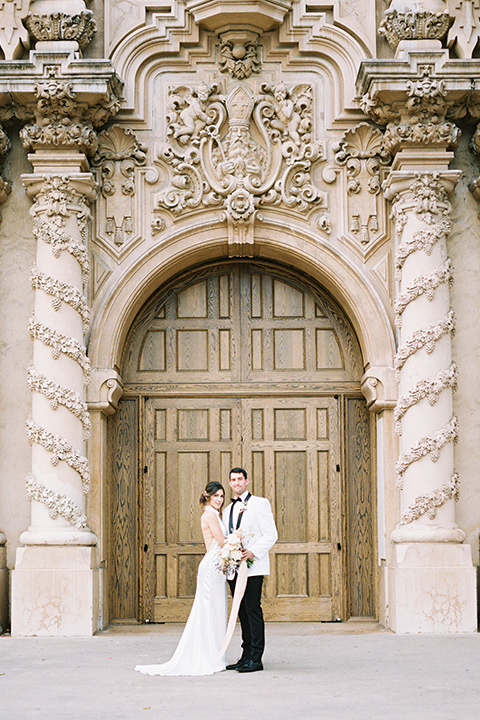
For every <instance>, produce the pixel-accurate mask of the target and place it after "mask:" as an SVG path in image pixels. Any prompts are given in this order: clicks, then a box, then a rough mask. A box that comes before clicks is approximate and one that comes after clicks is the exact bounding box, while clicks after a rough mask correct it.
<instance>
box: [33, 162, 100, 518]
mask: <svg viewBox="0 0 480 720" xmlns="http://www.w3.org/2000/svg"><path fill="white" fill-rule="evenodd" d="M24 183H25V186H26V188H27V192H28V194H29V195H30V196H31V197H32V199H34V205H33V207H32V209H31V214H32V216H33V233H34V237H35V239H36V241H37V259H36V265H35V267H33V268H32V271H31V284H32V288H33V289H34V291H35V306H34V307H35V309H34V315H33V317H32V319H31V321H30V324H29V333H30V336H31V338H32V340H33V342H34V353H33V366H32V367H30V368H29V370H28V384H29V387H30V390H31V391H32V417H31V418H30V419H29V420H28V422H27V436H28V439H29V441H30V443H31V444H32V446H33V447H32V473H31V474H30V475H29V477H28V478H27V482H26V488H27V494H28V496H29V498H30V499H31V500H33V501H35V502H36V503H38V504H39V505H40V506H42V507H44V508H46V510H47V511H48V515H49V517H50V518H51V519H52V521H55V522H57V523H58V522H59V521H60V525H59V526H58V525H57V526H56V527H57V529H58V528H60V529H65V527H67V528H68V526H69V525H73V526H75V527H76V528H79V529H85V528H86V522H87V521H86V517H85V513H84V510H83V506H84V502H83V500H82V495H84V494H86V493H88V490H89V484H90V474H89V469H88V460H87V458H86V456H85V455H84V441H85V439H86V438H88V436H89V433H90V416H89V414H88V411H87V406H86V404H85V402H84V385H85V384H86V383H87V382H88V381H89V378H90V361H89V359H88V357H87V355H86V351H85V344H84V339H83V336H84V333H85V332H86V331H87V330H88V324H89V310H88V305H87V300H86V297H85V295H84V292H83V287H84V284H85V283H86V282H87V280H88V273H89V261H88V252H87V248H86V239H87V223H88V221H89V219H90V212H89V209H88V204H89V202H90V201H91V200H92V199H93V198H94V196H95V193H96V187H95V183H94V181H93V178H92V176H91V175H90V174H86V173H85V174H84V173H72V174H71V175H69V176H65V175H44V176H42V175H27V176H24ZM65 523H66V525H65ZM36 525H38V526H40V527H45V520H44V519H43V520H42V516H41V511H40V516H38V513H37V515H36V514H35V513H34V511H33V508H32V526H33V527H35V526H36Z"/></svg>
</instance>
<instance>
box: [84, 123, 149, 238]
mask: <svg viewBox="0 0 480 720" xmlns="http://www.w3.org/2000/svg"><path fill="white" fill-rule="evenodd" d="M146 150H147V148H146V146H145V145H143V144H142V143H139V142H138V141H137V139H136V137H135V134H134V133H133V131H132V130H129V129H128V128H124V127H122V126H121V125H112V127H110V128H108V130H104V131H102V132H101V133H99V135H98V149H97V152H96V153H95V155H94V156H93V158H92V166H93V167H94V168H98V181H99V186H100V190H101V199H99V203H98V205H99V206H98V215H99V216H100V217H101V218H105V225H104V227H102V228H101V233H102V234H104V235H106V236H107V237H108V238H109V239H110V240H112V241H113V242H114V243H115V245H117V246H121V245H123V244H124V242H125V240H126V239H127V240H128V239H129V238H130V237H131V235H132V233H133V229H134V220H135V219H134V205H133V199H134V196H135V193H136V181H135V169H136V168H137V167H141V166H143V165H145V163H146V161H147V155H146Z"/></svg>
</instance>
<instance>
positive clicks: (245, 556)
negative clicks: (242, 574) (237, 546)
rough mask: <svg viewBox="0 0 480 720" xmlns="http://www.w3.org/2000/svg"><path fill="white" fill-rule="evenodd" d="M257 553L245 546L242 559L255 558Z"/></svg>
mask: <svg viewBox="0 0 480 720" xmlns="http://www.w3.org/2000/svg"><path fill="white" fill-rule="evenodd" d="M254 557H255V555H254V554H253V552H252V551H251V550H246V549H245V548H244V549H243V550H242V560H253V558H254Z"/></svg>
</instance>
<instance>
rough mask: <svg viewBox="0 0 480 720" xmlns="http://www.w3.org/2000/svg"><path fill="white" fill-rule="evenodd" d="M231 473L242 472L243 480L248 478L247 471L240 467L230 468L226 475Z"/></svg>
mask: <svg viewBox="0 0 480 720" xmlns="http://www.w3.org/2000/svg"><path fill="white" fill-rule="evenodd" d="M232 473H242V475H243V477H244V478H245V480H248V475H247V471H246V470H244V469H243V468H241V467H235V468H232V469H231V470H230V472H229V474H228V477H230V475H231V474H232Z"/></svg>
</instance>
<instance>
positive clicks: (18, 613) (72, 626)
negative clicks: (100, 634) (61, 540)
mask: <svg viewBox="0 0 480 720" xmlns="http://www.w3.org/2000/svg"><path fill="white" fill-rule="evenodd" d="M98 608H99V578H98V567H97V553H96V548H95V547H81V546H76V547H75V546H70V547H66V546H53V545H44V546H40V545H36V546H28V547H23V548H18V549H17V557H16V565H15V570H13V571H12V607H11V616H12V635H13V636H15V637H31V636H39V637H65V636H76V635H93V633H94V632H96V630H97V625H98Z"/></svg>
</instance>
